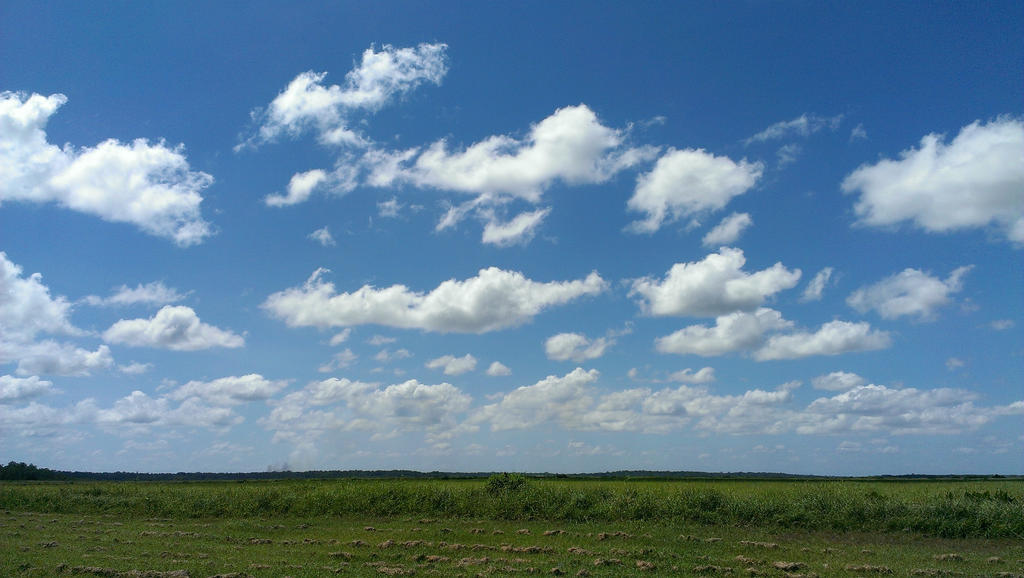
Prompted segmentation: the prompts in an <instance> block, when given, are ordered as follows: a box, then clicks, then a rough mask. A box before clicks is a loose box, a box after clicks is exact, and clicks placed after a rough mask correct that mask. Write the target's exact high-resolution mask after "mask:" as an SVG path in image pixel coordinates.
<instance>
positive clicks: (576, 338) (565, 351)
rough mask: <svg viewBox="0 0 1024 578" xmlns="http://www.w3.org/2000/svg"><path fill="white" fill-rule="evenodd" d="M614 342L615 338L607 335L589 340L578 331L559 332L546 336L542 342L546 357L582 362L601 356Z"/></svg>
mask: <svg viewBox="0 0 1024 578" xmlns="http://www.w3.org/2000/svg"><path fill="white" fill-rule="evenodd" d="M614 344H615V340H614V339H610V338H607V337H599V338H597V339H594V340H591V339H588V338H587V337H586V336H585V335H581V334H579V333H559V334H558V335H552V336H551V337H548V339H547V341H545V342H544V353H545V354H547V356H548V359H554V360H555V361H568V360H570V359H571V360H572V361H575V362H576V363H582V362H583V361H586V360H587V359H597V358H598V357H601V356H602V355H604V352H605V351H606V350H607V349H608V348H609V347H611V346H612V345H614Z"/></svg>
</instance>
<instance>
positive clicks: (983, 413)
mask: <svg viewBox="0 0 1024 578" xmlns="http://www.w3.org/2000/svg"><path fill="white" fill-rule="evenodd" d="M976 399H977V394H974V393H972V392H969V391H965V390H960V389H950V388H939V389H933V390H919V389H915V388H912V387H908V388H904V389H893V388H889V387H886V386H884V385H860V386H857V387H854V388H852V389H850V390H849V391H845V392H843V393H840V394H838V395H836V396H833V397H828V398H819V399H816V400H814V401H813V402H812V403H811V404H810V405H809V406H808V407H807V409H806V410H805V412H804V414H803V416H802V418H803V419H802V421H803V423H802V424H801V425H799V426H798V427H797V429H796V431H797V432H798V433H803V434H821V433H837V432H879V431H884V432H888V433H891V434H894V435H899V434H941V433H945V434H954V433H960V432H962V431H969V430H973V429H976V428H978V427H980V426H982V425H984V424H986V423H988V422H990V421H991V420H992V419H994V418H995V417H998V416H1000V415H1016V414H1021V413H1024V405H1021V407H1019V408H1018V407H1015V406H1016V405H1017V404H1021V402H1016V403H1015V404H1010V405H1008V406H998V407H994V408H980V407H977V406H975V405H974V400H976Z"/></svg>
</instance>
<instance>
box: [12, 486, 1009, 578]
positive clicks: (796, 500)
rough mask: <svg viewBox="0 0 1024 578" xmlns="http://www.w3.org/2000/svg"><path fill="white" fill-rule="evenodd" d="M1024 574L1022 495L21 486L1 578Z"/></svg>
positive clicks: (916, 489)
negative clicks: (84, 577) (83, 577)
mask: <svg viewBox="0 0 1024 578" xmlns="http://www.w3.org/2000/svg"><path fill="white" fill-rule="evenodd" d="M526 573H542V574H556V575H557V574H566V575H579V576H623V575H683V576H686V575H743V576H780V577H782V576H797V575H801V576H815V575H816V576H868V575H905V576H910V575H920V576H953V575H962V576H997V575H1003V576H1024V482H1022V481H1019V480H1007V481H855V480H827V481H795V480H794V481H789V480H787V481H751V480H713V481H702V480H672V481H654V480H640V481H637V480H574V479H569V480H565V479H559V480H556V479H527V478H525V477H522V476H518V475H515V474H513V475H498V476H492V477H491V478H490V479H479V480H441V479H432V480H402V479H390V480H345V479H340V480H286V481H256V482H254V481H246V482H77V481H76V482H44V483H40V482H8V483H3V484H0V575H3V576H51V575H76V574H77V575H97V576H154V577H156V576H193V577H195V576H204V577H205V576H295V577H298V576H328V575H336V574H342V575H353V576H375V575H423V576H478V575H508V574H526Z"/></svg>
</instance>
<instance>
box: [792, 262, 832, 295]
mask: <svg viewBox="0 0 1024 578" xmlns="http://www.w3.org/2000/svg"><path fill="white" fill-rule="evenodd" d="M832 272H833V269H832V267H825V268H824V269H822V270H821V271H818V273H817V274H816V275H815V276H814V278H813V279H811V281H810V283H808V284H807V287H805V288H804V293H803V295H802V296H801V297H800V300H801V301H821V296H822V294H823V293H824V292H825V287H827V286H828V282H829V281H830V280H831V279H832Z"/></svg>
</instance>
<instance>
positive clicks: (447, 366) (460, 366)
mask: <svg viewBox="0 0 1024 578" xmlns="http://www.w3.org/2000/svg"><path fill="white" fill-rule="evenodd" d="M426 367H427V368H429V369H444V374H445V375H462V374H463V373H467V372H470V371H473V370H474V369H476V358H475V357H473V356H472V355H470V354H468V353H467V354H466V355H463V356H462V357H455V356H454V355H442V356H441V357H438V358H437V359H431V360H430V361H428V362H427V363H426Z"/></svg>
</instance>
